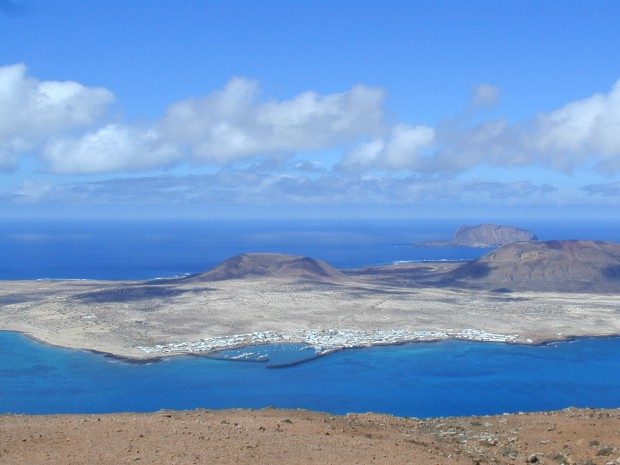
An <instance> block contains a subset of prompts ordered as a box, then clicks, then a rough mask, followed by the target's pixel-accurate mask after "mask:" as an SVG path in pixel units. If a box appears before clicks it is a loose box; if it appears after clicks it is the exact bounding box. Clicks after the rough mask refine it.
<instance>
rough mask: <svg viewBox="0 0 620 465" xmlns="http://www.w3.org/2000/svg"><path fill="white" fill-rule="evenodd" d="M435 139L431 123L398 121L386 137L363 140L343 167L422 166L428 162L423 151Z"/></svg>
mask: <svg viewBox="0 0 620 465" xmlns="http://www.w3.org/2000/svg"><path fill="white" fill-rule="evenodd" d="M434 140H435V130H434V129H433V128H430V127H428V126H409V125H406V124H398V125H396V126H394V127H392V128H391V129H390V132H389V134H388V135H387V136H386V137H385V138H383V139H374V140H372V141H370V142H368V143H365V144H361V145H359V146H358V147H356V148H355V149H353V150H352V151H351V152H349V153H348V154H347V156H346V157H345V159H344V160H343V162H342V166H344V167H349V168H351V167H353V168H363V167H369V166H370V167H378V168H387V169H411V170H415V169H419V168H421V167H422V166H423V164H424V163H425V161H424V159H423V157H422V155H423V152H424V150H426V149H428V148H429V147H430V146H431V145H432V144H433V141H434Z"/></svg>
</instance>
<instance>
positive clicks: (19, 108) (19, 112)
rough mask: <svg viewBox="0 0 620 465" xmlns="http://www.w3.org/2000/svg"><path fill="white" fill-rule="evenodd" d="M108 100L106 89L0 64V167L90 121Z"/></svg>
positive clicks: (108, 95) (97, 117) (101, 110)
mask: <svg viewBox="0 0 620 465" xmlns="http://www.w3.org/2000/svg"><path fill="white" fill-rule="evenodd" d="M112 101H113V95H112V93H111V92H110V91H108V90H107V89H103V88H92V87H86V86H83V85H81V84H79V83H77V82H73V81H64V82H59V81H40V80H38V79H36V78H32V77H29V76H26V66H25V65H23V64H17V65H12V66H4V67H0V167H5V168H6V167H10V166H14V164H15V163H16V162H17V158H18V156H19V155H21V154H23V153H26V152H29V151H31V150H33V149H35V148H37V147H38V145H39V144H40V143H42V142H45V141H46V140H47V139H48V138H50V137H53V136H56V135H58V134H63V133H65V132H68V131H71V130H75V129H80V128H85V127H88V126H91V125H93V124H94V123H95V122H97V121H98V120H99V119H100V118H101V117H102V116H103V114H104V113H105V112H106V110H107V108H108V106H109V105H110V103H112Z"/></svg>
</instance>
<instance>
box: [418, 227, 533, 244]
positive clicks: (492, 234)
mask: <svg viewBox="0 0 620 465" xmlns="http://www.w3.org/2000/svg"><path fill="white" fill-rule="evenodd" d="M535 240H538V238H537V237H536V235H535V234H534V233H532V232H530V231H528V230H527V229H521V228H515V227H512V226H504V225H500V224H479V225H477V226H467V225H464V226H461V227H460V228H459V229H457V230H456V232H455V233H454V236H453V237H452V239H450V240H449V241H444V240H442V241H424V242H422V243H420V244H419V245H421V246H425V247H499V246H502V245H505V244H509V243H511V242H523V241H535Z"/></svg>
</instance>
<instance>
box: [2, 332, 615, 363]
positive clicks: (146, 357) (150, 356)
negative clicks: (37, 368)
mask: <svg viewBox="0 0 620 465" xmlns="http://www.w3.org/2000/svg"><path fill="white" fill-rule="evenodd" d="M0 333H14V334H19V335H21V336H23V337H25V338H26V339H28V340H30V341H32V342H35V343H37V344H41V345H44V346H47V347H50V348H55V349H63V350H75V351H84V352H90V353H93V354H98V355H101V356H103V357H105V358H109V359H113V360H118V361H121V362H125V363H130V364H148V363H157V362H160V361H164V360H168V359H174V358H179V357H183V356H196V357H206V358H211V359H214V360H223V361H231V362H236V361H255V360H243V359H234V358H225V357H215V356H214V355H216V354H218V353H219V352H221V351H224V350H236V349H252V348H254V347H264V346H277V345H280V344H300V345H305V346H307V347H311V348H314V349H315V350H316V348H315V347H314V346H312V345H308V344H306V342H305V341H304V340H301V339H298V340H295V339H286V340H285V339H283V338H280V339H277V340H273V341H264V342H260V343H247V342H239V343H235V344H231V345H226V346H221V347H218V348H212V349H208V350H198V351H196V350H194V351H191V350H176V351H169V352H163V353H160V352H156V353H149V352H144V353H143V354H140V355H138V356H135V355H130V354H123V353H117V352H111V351H105V350H100V349H94V348H89V347H74V346H70V345H60V344H55V343H52V342H49V341H46V340H44V339H42V338H39V337H37V336H34V335H32V334H30V333H28V332H26V331H21V330H11V329H0ZM235 336H236V335H235ZM610 338H620V333H614V334H604V335H562V336H558V337H557V338H540V339H530V340H517V339H510V340H504V341H498V340H492V339H482V338H480V339H468V338H463V337H443V338H439V337H437V338H428V339H403V340H399V341H395V342H375V343H364V344H349V345H342V346H338V347H332V348H330V349H329V350H323V351H316V352H315V354H314V356H312V357H309V358H307V359H303V360H300V361H295V362H292V363H285V364H282V365H277V366H272V367H270V368H285V367H287V366H294V365H298V364H301V363H306V362H309V361H312V360H315V359H317V358H320V357H326V356H329V355H331V354H334V353H336V352H339V351H342V350H348V349H365V348H372V347H390V346H402V345H406V344H417V343H440V342H447V341H450V340H453V341H465V342H471V343H494V344H508V345H525V346H545V345H549V344H554V343H569V342H571V341H577V340H582V339H610ZM187 344H191V343H187ZM257 362H258V363H260V362H261V361H257Z"/></svg>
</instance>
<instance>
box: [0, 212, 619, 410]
mask: <svg viewBox="0 0 620 465" xmlns="http://www.w3.org/2000/svg"><path fill="white" fill-rule="evenodd" d="M481 222H484V220H472V221H470V224H479V223H481ZM502 222H503V223H505V224H512V225H515V226H522V227H525V228H528V229H531V230H532V231H533V232H535V233H536V234H537V235H538V236H539V238H540V239H543V240H546V239H572V238H584V239H601V240H615V241H620V222H619V221H615V222H613V221H591V220H589V221H577V220H574V221H569V220H565V221H550V220H530V221H502ZM460 224H462V221H460V220H442V221H431V220H424V221H420V220H389V221H388V220H376V221H373V220H363V221H362V220H359V221H354V220H346V221H345V220H342V221H335V220H314V221H301V220H298V221H282V220H278V221H266V220H262V221H257V220H253V221H232V220H227V221H223V220H222V221H77V220H62V221H60V220H58V221H50V220H41V221H26V220H15V221H6V220H5V221H3V222H2V223H0V279H5V280H6V279H39V278H59V279H60V278H75V279H84V278H88V279H92V278H98V279H150V278H155V277H164V276H179V275H183V274H188V273H196V272H200V271H203V270H205V269H208V268H210V267H212V266H214V265H215V264H217V263H218V262H220V261H222V260H224V259H226V258H228V257H230V256H232V255H234V254H237V253H240V252H267V251H272V252H283V253H292V254H299V255H306V256H311V257H315V258H320V259H323V260H326V261H327V262H329V263H331V264H333V265H334V266H336V267H340V268H357V267H363V266H370V265H378V264H385V263H392V262H395V261H401V260H415V261H417V260H447V259H448V260H455V259H456V260H467V259H472V258H476V257H478V256H479V255H481V254H483V253H485V252H486V250H484V249H460V248H453V249H446V248H424V247H411V244H413V243H416V242H419V241H423V240H429V239H447V238H449V237H450V236H451V234H452V232H453V231H454V230H455V229H456V228H457V227H458V226H459V225H460ZM0 311H2V307H1V306H0ZM266 350H268V351H271V354H272V356H273V357H272V358H273V359H274V360H277V359H278V357H281V356H282V355H281V354H280V355H278V351H280V353H281V351H282V350H283V349H282V348H278V347H275V348H273V347H271V348H267V349H266ZM287 350H289V351H293V350H299V348H295V347H288V349H287ZM284 358H286V357H284ZM267 365H268V363H261V362H256V361H254V362H252V361H229V360H216V359H211V358H205V357H192V356H186V357H177V358H173V359H166V360H163V361H159V362H154V363H150V364H132V363H127V362H123V361H120V360H116V359H112V358H108V357H105V356H103V355H100V354H94V353H90V352H85V351H75V350H68V349H60V348H53V347H49V346H46V345H42V344H38V343H35V342H33V341H31V340H29V339H27V338H25V337H23V336H21V335H19V334H15V333H10V332H1V331H0V412H19V413H65V412H67V413H68V412H119V411H154V410H159V409H164V408H168V409H172V408H174V409H189V408H196V407H205V408H225V407H253V408H254V407H265V406H276V407H283V408H308V409H314V410H321V411H328V412H334V413H345V412H365V411H375V412H384V413H391V414H396V415H404V416H416V417H427V416H447V415H473V414H492V413H502V412H517V411H534V410H549V409H560V408H564V407H568V406H589V407H618V406H620V338H603V339H580V340H577V341H574V342H563V343H554V344H550V345H545V346H534V347H532V346H517V345H507V344H496V343H473V342H463V341H446V342H441V343H416V344H407V345H401V346H391V347H374V348H369V349H355V350H344V351H341V352H338V353H335V354H332V355H329V356H326V357H320V358H318V359H314V360H312V361H309V362H306V363H302V364H298V365H294V366H290V367H286V368H267Z"/></svg>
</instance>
